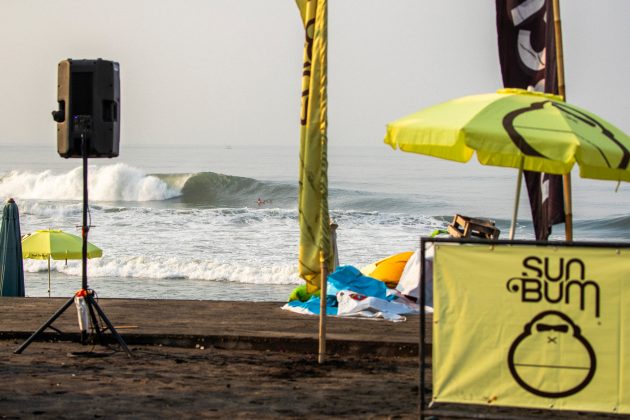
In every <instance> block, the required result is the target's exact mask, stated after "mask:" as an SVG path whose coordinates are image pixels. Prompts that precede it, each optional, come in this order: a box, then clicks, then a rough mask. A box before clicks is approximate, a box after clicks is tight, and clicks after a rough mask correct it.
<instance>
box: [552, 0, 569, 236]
mask: <svg viewBox="0 0 630 420" xmlns="http://www.w3.org/2000/svg"><path fill="white" fill-rule="evenodd" d="M553 29H554V35H555V38H556V64H557V76H558V93H559V94H560V96H562V99H564V100H566V99H567V93H566V87H565V83H564V49H563V46H562V22H561V20H560V0H553ZM562 178H563V186H564V227H565V238H566V240H567V241H572V240H573V205H572V203H571V199H572V197H571V173H568V174H566V175H563V177H562Z"/></svg>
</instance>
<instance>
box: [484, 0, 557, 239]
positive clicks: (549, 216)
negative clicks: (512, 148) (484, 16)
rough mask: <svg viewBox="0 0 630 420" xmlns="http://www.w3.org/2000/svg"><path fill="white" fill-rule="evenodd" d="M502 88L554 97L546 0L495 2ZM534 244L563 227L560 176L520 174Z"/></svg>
mask: <svg viewBox="0 0 630 420" xmlns="http://www.w3.org/2000/svg"><path fill="white" fill-rule="evenodd" d="M496 12H497V34H498V43H499V59H500V61H501V73H502V75H503V86H504V87H512V88H521V89H527V88H528V87H530V86H532V87H533V88H534V89H535V90H537V91H539V92H547V93H555V94H557V93H558V78H557V64H556V48H555V35H554V27H553V5H552V1H551V0H496ZM525 182H526V184H527V191H528V193H529V203H530V207H531V210H532V220H533V222H534V229H535V231H536V239H539V240H546V239H547V238H548V237H549V235H550V234H551V226H552V225H555V224H558V223H564V221H565V220H564V219H565V218H564V199H563V185H562V176H560V175H549V174H542V173H538V172H529V171H525Z"/></svg>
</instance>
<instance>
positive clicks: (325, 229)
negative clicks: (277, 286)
mask: <svg viewBox="0 0 630 420" xmlns="http://www.w3.org/2000/svg"><path fill="white" fill-rule="evenodd" d="M296 3H297V5H298V8H299V9H300V15H301V17H302V21H303V23H304V30H305V33H306V41H305V44H304V66H303V69H302V110H301V115H300V169H299V171H300V176H299V192H298V211H299V223H300V252H299V273H300V277H301V278H303V279H304V280H306V282H307V289H308V291H309V292H310V293H312V292H314V291H316V290H318V289H319V286H320V271H321V269H320V263H321V262H320V251H322V252H323V255H324V259H325V261H326V262H327V264H328V267H332V262H333V258H334V256H333V253H332V251H331V245H330V228H329V223H330V222H329V220H330V217H329V215H328V158H327V148H328V138H327V134H326V130H327V124H328V120H327V93H326V87H327V56H328V52H327V37H328V26H327V25H328V23H327V20H328V3H327V1H326V0H296Z"/></svg>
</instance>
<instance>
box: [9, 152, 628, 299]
mask: <svg viewBox="0 0 630 420" xmlns="http://www.w3.org/2000/svg"><path fill="white" fill-rule="evenodd" d="M297 143H298V142H297V141H296V142H295V144H292V145H276V146H261V145H256V146H245V145H237V144H233V145H230V144H221V145H212V146H211V145H202V146H199V145H196V146H182V145H177V146H159V145H158V146H150V145H146V146H129V147H125V145H124V144H121V153H120V157H118V158H114V159H90V161H89V165H90V166H89V198H90V217H91V223H92V228H91V230H90V233H89V240H90V242H92V243H94V244H95V245H97V246H99V247H100V248H102V249H103V257H102V258H96V259H91V260H89V262H88V283H89V286H90V287H91V288H93V289H94V290H95V291H96V293H97V295H98V296H99V297H106V298H157V299H201V300H241V301H284V300H286V298H287V296H288V295H289V293H290V291H291V290H292V289H293V288H295V287H296V286H297V285H298V284H300V283H301V282H302V281H301V280H300V279H299V277H298V275H297V255H298V242H299V226H298V212H297V178H298V144H297ZM1 148H2V154H1V155H0V197H2V198H3V199H6V198H9V197H13V198H14V199H15V200H16V202H17V204H18V207H19V210H20V221H21V231H22V234H25V233H29V232H33V231H35V230H37V229H48V228H54V229H62V230H65V231H68V232H71V233H75V234H77V235H80V225H81V220H82V167H81V160H80V159H63V158H60V157H59V156H58V155H57V153H56V148H55V145H45V146H44V145H37V146H35V145H2V146H1ZM329 165H330V167H329V189H330V192H329V207H330V214H331V217H332V218H333V220H334V221H335V222H336V223H337V224H338V225H339V228H338V231H337V243H338V249H339V259H340V263H341V264H343V265H347V264H350V265H354V266H356V267H359V268H361V267H362V266H364V265H367V264H370V263H372V262H374V261H377V260H379V259H381V258H384V257H386V256H388V255H391V254H394V253H398V252H402V251H410V250H413V249H415V248H417V247H418V243H419V238H420V237H421V236H423V235H425V236H426V235H428V234H430V233H431V232H432V231H433V230H435V229H438V228H445V227H446V226H447V225H448V223H449V222H450V221H451V220H452V218H453V215H455V214H462V215H467V216H477V217H485V218H490V219H493V220H495V222H496V223H497V225H498V227H499V228H500V229H501V238H507V235H508V230H509V224H510V218H511V215H512V208H513V203H514V199H515V197H514V190H515V185H516V175H517V171H516V170H514V169H509V168H494V167H487V166H481V165H480V164H478V163H477V162H476V161H471V162H469V163H467V164H460V163H454V162H448V161H444V160H439V159H435V158H430V157H425V156H420V155H415V154H408V153H403V152H400V151H395V150H392V149H391V148H390V147H389V146H386V145H384V144H380V145H379V144H378V143H376V144H374V142H371V145H370V146H364V145H354V146H351V145H343V146H338V145H335V144H331V145H330V146H329ZM572 179H573V214H574V239H575V240H578V241H579V240H598V241H600V240H601V241H626V240H627V238H629V237H630V216H629V215H628V209H630V192H629V190H628V186H627V185H621V186H619V188H618V190H617V191H616V189H617V185H616V183H613V182H606V181H592V180H583V179H581V178H580V177H579V174H578V172H577V170H576V171H574V172H573V175H572ZM259 198H260V199H261V200H265V203H264V204H262V205H259V204H258V199H259ZM533 237H534V234H533V228H532V224H531V217H530V214H529V209H528V202H527V195H526V192H523V194H522V197H521V205H520V208H519V224H518V229H517V233H516V238H521V239H533ZM563 238H564V226H563V225H558V226H556V227H555V228H554V233H553V235H552V239H563ZM24 269H25V286H26V294H27V295H28V296H48V265H47V262H46V261H39V260H25V261H24ZM51 270H52V273H51V278H52V291H51V295H52V296H59V297H69V296H71V295H72V293H73V292H74V291H76V290H77V289H79V288H80V287H81V262H80V261H52V262H51Z"/></svg>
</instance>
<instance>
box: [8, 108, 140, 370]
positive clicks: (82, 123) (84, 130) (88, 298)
mask: <svg viewBox="0 0 630 420" xmlns="http://www.w3.org/2000/svg"><path fill="white" fill-rule="evenodd" d="M73 121H74V127H75V128H76V129H78V130H79V131H80V133H81V154H82V158H83V226H82V229H81V237H82V238H83V248H82V264H83V267H82V282H81V290H79V291H78V292H76V293H75V295H74V296H72V297H71V298H70V299H69V300H68V301H67V302H66V303H65V304H64V305H63V306H62V307H61V308H59V309H58V310H57V312H55V313H54V315H53V316H52V317H51V318H50V319H49V320H48V321H46V322H45V323H44V324H43V325H42V326H41V327H39V329H38V330H37V331H35V332H34V333H33V334H32V335H31V336H30V337H29V338H28V339H27V340H26V341H25V342H24V343H23V344H22V345H21V346H20V347H19V348H18V349H17V350H16V351H15V353H22V351H24V349H26V347H28V345H29V344H31V342H33V341H34V340H35V339H36V338H37V337H38V336H39V335H40V334H41V333H42V332H43V331H44V330H45V329H46V328H52V329H55V328H54V327H52V323H53V322H55V320H56V319H57V318H59V316H60V315H61V314H62V313H63V312H64V311H65V310H66V309H68V307H69V306H70V305H72V303H73V302H74V299H75V297H82V298H84V299H85V304H86V306H87V309H88V311H89V316H90V319H91V320H92V326H93V328H94V331H96V334H97V335H98V338H99V341H100V343H101V345H105V344H106V339H105V336H104V335H103V332H104V331H106V330H107V329H109V330H110V331H111V333H112V335H113V336H114V337H115V338H116V340H117V341H118V344H120V347H122V349H123V350H124V351H125V352H127V354H128V355H129V357H131V351H129V348H128V347H127V344H125V341H124V340H123V339H122V337H121V336H120V334H118V332H117V331H116V329H115V328H114V326H113V325H112V323H111V322H110V321H109V319H107V316H106V315H105V312H103V310H102V309H101V307H100V306H99V305H98V303H97V302H96V300H95V299H94V290H92V289H90V288H88V284H87V248H88V240H87V238H88V232H89V230H90V226H89V225H88V141H89V134H90V131H91V129H92V117H91V116H89V115H77V116H75V117H74V120H73ZM96 313H98V316H99V317H100V319H101V320H102V321H103V322H104V323H105V324H106V325H107V328H104V329H102V328H101V326H100V323H99V321H98V317H97V316H96ZM55 330H56V329H55ZM86 342H87V337H86V331H85V330H82V331H81V343H82V344H85V343H86Z"/></svg>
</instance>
